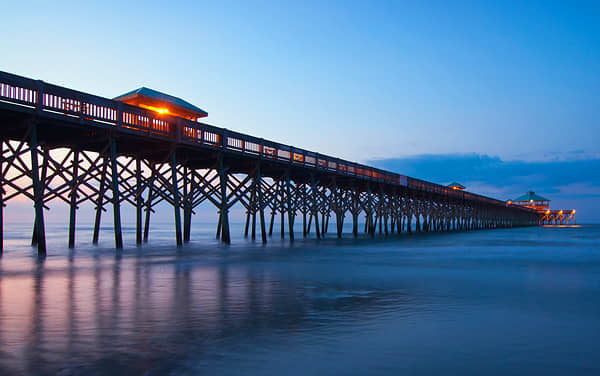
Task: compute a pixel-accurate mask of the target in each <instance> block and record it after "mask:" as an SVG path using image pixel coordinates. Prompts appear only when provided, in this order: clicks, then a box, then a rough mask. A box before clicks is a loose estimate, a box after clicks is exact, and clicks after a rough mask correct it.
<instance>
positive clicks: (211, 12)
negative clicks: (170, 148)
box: [0, 1, 600, 220]
mask: <svg viewBox="0 0 600 376" xmlns="http://www.w3.org/2000/svg"><path fill="white" fill-rule="evenodd" d="M0 13H1V14H2V15H3V17H2V19H3V21H2V22H1V23H0V33H1V34H2V38H0V51H1V52H0V57H1V58H0V69H1V70H4V71H8V72H11V73H16V74H20V75H24V76H28V77H32V78H39V79H43V80H45V81H48V82H52V83H57V84H60V85H64V86H68V87H71V88H75V89H79V90H83V91H86V92H92V93H95V94H98V95H103V96H107V97H114V96H116V95H118V94H121V93H123V92H125V91H128V90H131V89H133V88H137V87H139V86H142V85H144V86H148V87H151V88H153V89H157V90H160V91H164V92H167V93H170V94H173V95H177V96H180V97H182V98H184V99H186V100H188V101H190V102H192V103H194V104H196V105H198V106H199V107H201V108H203V109H205V110H206V111H208V113H209V117H208V122H210V123H213V124H216V125H220V126H224V127H227V128H229V129H234V130H237V131H241V132H247V133H252V134H255V135H258V136H261V137H264V138H269V139H273V140H276V141H280V142H285V143H288V144H292V145H294V146H298V147H303V148H307V149H311V150H316V151H319V152H323V153H328V154H332V155H337V156H340V157H343V158H347V159H351V160H356V161H361V162H366V161H377V163H380V165H382V166H388V167H389V168H391V169H396V170H398V169H399V168H402V169H401V170H398V172H401V173H407V174H413V171H414V174H413V175H416V176H418V177H422V178H428V179H431V180H434V181H438V182H441V183H444V182H446V181H445V180H457V181H460V182H464V183H465V184H466V185H469V186H471V187H473V188H477V189H478V190H479V191H480V192H481V193H487V194H492V193H499V194H501V196H502V197H501V198H504V196H506V195H508V196H509V197H510V196H513V195H515V194H518V193H521V192H522V191H524V190H528V189H533V190H536V191H538V192H540V193H546V194H547V195H548V196H551V197H550V198H552V199H554V200H558V201H559V202H561V203H565V204H568V203H572V204H577V203H579V204H581V199H582V198H583V197H585V199H586V200H588V201H589V200H592V201H594V202H595V204H594V205H595V207H598V200H600V188H599V187H600V184H599V183H598V181H597V180H595V181H590V179H588V178H587V177H584V176H580V175H577V174H572V175H573V179H570V180H569V181H570V183H569V184H571V186H570V187H571V188H572V191H571V190H570V191H569V192H565V191H564V190H562V191H561V189H560V187H564V186H567V184H565V182H564V181H562V179H563V177H564V175H561V174H560V173H555V172H556V170H557V169H561V168H572V166H573V165H565V164H564V163H565V161H568V162H569V163H574V164H578V163H580V164H583V165H585V166H587V167H585V166H584V167H585V168H584V170H585V173H586V174H594V173H598V174H600V171H598V163H597V162H594V161H598V159H600V146H599V144H600V143H599V142H598V140H600V124H599V123H600V121H599V118H600V117H599V116H598V108H599V107H600V106H599V103H600V74H598V72H600V3H598V2H577V1H573V2H566V1H563V2H553V1H539V2H535V1H531V2H511V1H502V2H483V1H476V2H460V1H456V2H447V1H418V2H410V3H409V2H403V1H391V2H385V1H379V2H366V1H365V2H352V1H344V2H316V1H315V2H292V1H285V2H274V1H273V2H226V1H222V2H207V3H202V2H195V1H194V2H177V1H173V2H143V3H135V2H111V1H102V2H97V3H92V2H80V1H79V2H68V1H65V2H53V3H50V2H32V1H20V2H13V1H5V2H2V3H1V4H0ZM473 155H477V156H479V157H481V158H487V157H489V158H492V159H493V158H497V160H500V161H502V162H503V163H509V164H510V163H516V164H519V163H522V164H524V165H527V166H533V167H535V166H538V165H536V164H535V163H541V162H543V163H544V166H553V165H552V163H556V165H555V167H556V168H552V167H550V168H548V169H545V170H544V171H545V172H544V174H545V175H546V178H545V179H543V181H531V180H527V179H525V180H522V181H519V182H514V181H513V180H512V179H511V178H509V177H507V179H506V180H505V181H507V182H508V181H510V182H511V183H510V184H508V183H506V184H505V183H502V182H498V181H497V180H493V179H492V177H490V176H489V174H487V173H484V172H481V171H483V170H482V167H481V166H479V167H478V168H479V170H477V171H480V174H479V175H474V174H473V173H472V172H469V171H472V170H469V168H470V167H468V166H467V167H464V168H463V169H458V170H457V169H456V168H452V169H449V170H451V171H454V173H455V174H456V175H455V176H453V178H452V179H450V176H446V175H443V174H442V175H443V176H437V175H436V174H437V172H436V168H437V167H435V168H433V167H432V166H431V165H429V164H427V163H424V164H418V163H417V162H419V161H428V160H429V159H430V158H431V156H438V157H439V158H441V159H442V161H441V162H440V163H441V164H442V165H444V163H445V165H446V166H452V164H453V163H455V162H456V160H457V158H458V159H461V158H462V159H464V160H465V161H471V162H473V158H471V157H472V156H473ZM386 159H390V160H389V161H387V162H386ZM462 159H461V160H462ZM398 161H404V162H406V161H409V162H410V161H412V162H413V163H415V165H419V166H421V167H420V169H419V170H414V169H411V168H410V166H408V165H407V164H406V163H397V162H398ZM589 161H592V162H589ZM465 163H466V162H465ZM588 163H589V164H588ZM475 165H477V164H475ZM565 166H567V167H565ZM471 167H472V166H471ZM428 168H430V170H428ZM590 168H591V170H590ZM486 171H488V172H489V171H491V170H486ZM575 171H580V170H578V169H575ZM499 172H501V173H512V172H513V171H512V170H500V171H499ZM534 173H535V171H533V172H532V174H534ZM578 179H580V180H581V181H578ZM571 180H572V181H571ZM498 184H499V185H500V186H499V185H498ZM532 185H533V186H532ZM492 187H496V189H498V187H499V189H500V190H494V189H492ZM474 190H475V189H474ZM578 192H579V193H580V196H577V195H578ZM569 200H570V201H569ZM594 205H592V206H594ZM578 212H581V215H582V216H583V217H584V218H586V216H587V218H588V220H600V218H598V217H597V216H594V214H592V211H591V210H590V211H589V213H588V214H586V213H585V209H583V208H578ZM595 212H596V211H594V213H595Z"/></svg>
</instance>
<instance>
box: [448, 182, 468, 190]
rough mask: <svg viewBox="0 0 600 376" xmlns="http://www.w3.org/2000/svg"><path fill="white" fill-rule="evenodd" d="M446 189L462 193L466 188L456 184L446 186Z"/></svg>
mask: <svg viewBox="0 0 600 376" xmlns="http://www.w3.org/2000/svg"><path fill="white" fill-rule="evenodd" d="M448 188H452V189H454V190H455V191H463V190H465V189H467V187H465V186H464V185H462V184H459V183H456V182H454V183H450V184H448Z"/></svg>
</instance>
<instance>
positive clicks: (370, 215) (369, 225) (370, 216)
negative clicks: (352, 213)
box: [367, 183, 375, 237]
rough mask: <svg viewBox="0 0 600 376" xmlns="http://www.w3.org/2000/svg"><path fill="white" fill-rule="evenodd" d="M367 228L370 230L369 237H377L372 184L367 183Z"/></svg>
mask: <svg viewBox="0 0 600 376" xmlns="http://www.w3.org/2000/svg"><path fill="white" fill-rule="evenodd" d="M367 195H368V196H367V209H368V213H367V228H368V229H369V235H371V237H374V236H375V223H373V198H372V195H371V184H369V183H367Z"/></svg>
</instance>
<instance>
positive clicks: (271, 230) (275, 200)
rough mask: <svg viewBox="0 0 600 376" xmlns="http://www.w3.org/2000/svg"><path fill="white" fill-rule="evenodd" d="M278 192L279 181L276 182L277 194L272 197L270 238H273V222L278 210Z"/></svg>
mask: <svg viewBox="0 0 600 376" xmlns="http://www.w3.org/2000/svg"><path fill="white" fill-rule="evenodd" d="M277 192H279V181H277V182H275V193H274V194H273V195H272V196H271V199H272V200H273V207H272V209H271V222H270V223H269V236H273V222H275V210H276V208H277Z"/></svg>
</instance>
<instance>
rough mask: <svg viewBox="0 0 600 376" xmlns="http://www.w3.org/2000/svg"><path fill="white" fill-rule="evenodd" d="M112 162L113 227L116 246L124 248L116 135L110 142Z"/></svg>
mask: <svg viewBox="0 0 600 376" xmlns="http://www.w3.org/2000/svg"><path fill="white" fill-rule="evenodd" d="M110 163H111V170H112V171H111V173H112V179H111V185H112V204H113V227H114V232H115V248H117V249H122V248H123V233H122V231H121V203H120V194H119V171H118V164H117V141H116V140H115V139H114V137H113V138H112V139H111V144H110Z"/></svg>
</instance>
